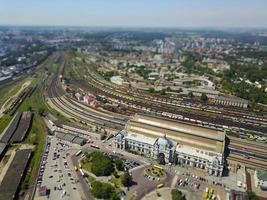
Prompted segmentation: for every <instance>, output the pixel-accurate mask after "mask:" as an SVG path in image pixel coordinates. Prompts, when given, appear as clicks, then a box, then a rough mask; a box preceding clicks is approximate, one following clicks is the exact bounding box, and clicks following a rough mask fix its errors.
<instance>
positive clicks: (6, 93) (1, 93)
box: [0, 80, 25, 107]
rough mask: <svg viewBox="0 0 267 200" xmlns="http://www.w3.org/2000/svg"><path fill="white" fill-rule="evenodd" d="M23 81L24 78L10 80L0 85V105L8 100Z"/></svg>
mask: <svg viewBox="0 0 267 200" xmlns="http://www.w3.org/2000/svg"><path fill="white" fill-rule="evenodd" d="M24 82H25V80H22V81H18V82H15V81H12V82H10V83H8V84H5V85H3V86H1V87H0V97H1V98H0V107H1V106H2V105H3V104H4V103H5V101H7V100H8V98H9V97H11V96H13V95H14V94H16V93H17V92H18V91H19V90H20V88H21V86H22V84H23V83H24Z"/></svg>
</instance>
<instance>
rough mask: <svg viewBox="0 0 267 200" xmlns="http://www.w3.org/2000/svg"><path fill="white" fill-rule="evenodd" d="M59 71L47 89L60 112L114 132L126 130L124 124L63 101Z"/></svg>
mask: <svg viewBox="0 0 267 200" xmlns="http://www.w3.org/2000/svg"><path fill="white" fill-rule="evenodd" d="M58 71H59V69H58V70H57V73H55V74H54V76H53V77H52V81H51V84H50V86H49V87H48V89H47V93H48V96H49V97H50V101H51V103H53V104H54V105H55V106H56V107H57V108H58V109H59V110H61V111H62V112H63V113H65V114H67V115H68V116H70V117H71V118H73V119H74V120H76V121H81V122H85V123H89V124H94V125H98V126H101V127H105V128H106V127H108V128H110V129H113V130H121V129H123V128H124V124H123V123H122V122H118V121H116V120H111V119H109V118H107V117H103V116H98V115H97V114H96V113H94V114H93V113H90V112H88V111H85V110H84V109H81V108H79V107H76V106H74V105H71V104H70V103H68V102H67V101H66V100H63V99H62V97H63V96H64V91H62V90H61V89H58V88H60V87H58V81H57V80H58V79H57V74H58Z"/></svg>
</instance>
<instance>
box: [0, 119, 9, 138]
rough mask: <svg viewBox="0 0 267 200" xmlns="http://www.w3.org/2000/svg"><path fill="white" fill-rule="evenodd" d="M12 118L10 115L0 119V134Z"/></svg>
mask: <svg viewBox="0 0 267 200" xmlns="http://www.w3.org/2000/svg"><path fill="white" fill-rule="evenodd" d="M11 119H12V117H11V116H10V115H4V116H3V117H2V118H1V119H0V134H1V133H2V132H3V131H4V129H5V128H6V127H7V125H8V124H9V122H10V121H11Z"/></svg>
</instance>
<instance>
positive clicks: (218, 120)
mask: <svg viewBox="0 0 267 200" xmlns="http://www.w3.org/2000/svg"><path fill="white" fill-rule="evenodd" d="M79 86H81V85H79ZM87 89H89V91H90V92H92V93H93V94H98V95H101V96H102V97H105V98H113V99H117V100H118V101H124V102H128V104H132V105H136V106H137V107H142V108H143V107H144V108H148V107H149V108H150V109H151V110H155V111H157V112H161V113H162V112H167V113H170V114H171V115H173V114H175V115H181V116H183V119H186V118H188V119H193V120H195V121H197V120H198V121H201V122H207V123H211V124H213V125H214V126H220V127H221V128H222V127H223V126H228V127H240V128H243V129H248V130H253V131H259V132H267V128H266V127H259V126H254V125H249V124H243V123H239V122H237V121H231V120H229V119H224V118H222V117H219V116H217V117H211V116H206V115H201V114H199V113H192V112H191V113H190V112H186V111H184V110H178V109H176V108H174V107H169V106H168V105H167V104H166V105H165V106H163V105H161V104H160V103H158V102H155V103H154V102H151V101H150V102H149V101H148V100H140V99H136V100H134V99H133V98H124V97H122V96H120V95H115V94H112V93H108V92H107V91H106V90H104V89H99V88H97V87H96V86H95V85H92V83H89V84H88V86H87Z"/></svg>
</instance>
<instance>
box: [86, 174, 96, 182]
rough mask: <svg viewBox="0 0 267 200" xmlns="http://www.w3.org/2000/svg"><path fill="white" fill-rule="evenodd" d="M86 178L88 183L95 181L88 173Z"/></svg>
mask: <svg viewBox="0 0 267 200" xmlns="http://www.w3.org/2000/svg"><path fill="white" fill-rule="evenodd" d="M87 179H88V181H89V183H93V182H94V181H95V178H94V177H92V176H90V175H87Z"/></svg>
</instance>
